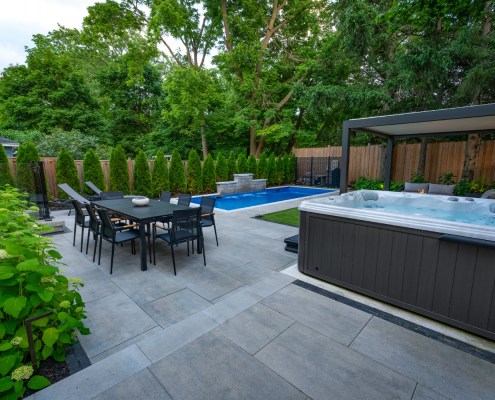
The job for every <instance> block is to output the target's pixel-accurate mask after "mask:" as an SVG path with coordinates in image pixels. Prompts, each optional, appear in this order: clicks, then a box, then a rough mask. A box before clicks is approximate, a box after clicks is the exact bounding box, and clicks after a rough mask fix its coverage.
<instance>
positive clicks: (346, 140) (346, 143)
mask: <svg viewBox="0 0 495 400" xmlns="http://www.w3.org/2000/svg"><path fill="white" fill-rule="evenodd" d="M350 151H351V130H350V129H349V122H348V121H344V127H343V130H342V155H341V157H342V160H341V161H342V162H341V170H340V194H343V193H347V184H348V181H349V155H350V154H349V153H350Z"/></svg>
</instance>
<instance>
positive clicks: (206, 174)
mask: <svg viewBox="0 0 495 400" xmlns="http://www.w3.org/2000/svg"><path fill="white" fill-rule="evenodd" d="M203 190H204V191H205V192H207V193H214V192H216V191H217V180H216V178H215V163H214V162H213V157H212V156H211V154H208V157H206V160H205V162H204V163H203Z"/></svg>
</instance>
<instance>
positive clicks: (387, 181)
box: [383, 137, 394, 190]
mask: <svg viewBox="0 0 495 400" xmlns="http://www.w3.org/2000/svg"><path fill="white" fill-rule="evenodd" d="M393 150H394V138H393V137H389V138H388V145H387V163H386V166H385V184H384V185H383V186H384V188H383V190H390V175H391V172H392V152H393Z"/></svg>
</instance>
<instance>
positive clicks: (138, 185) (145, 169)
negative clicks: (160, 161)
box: [133, 150, 153, 197]
mask: <svg viewBox="0 0 495 400" xmlns="http://www.w3.org/2000/svg"><path fill="white" fill-rule="evenodd" d="M133 186H134V194H137V195H138V196H146V197H151V196H152V194H153V193H152V191H151V172H150V166H149V165H148V160H146V155H145V154H144V151H143V150H140V151H139V153H138V155H137V156H136V159H135V160H134V179H133Z"/></svg>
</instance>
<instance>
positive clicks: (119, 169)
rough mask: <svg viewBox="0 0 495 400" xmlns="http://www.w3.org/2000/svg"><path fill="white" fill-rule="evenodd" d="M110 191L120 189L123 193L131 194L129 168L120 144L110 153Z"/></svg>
mask: <svg viewBox="0 0 495 400" xmlns="http://www.w3.org/2000/svg"><path fill="white" fill-rule="evenodd" d="M110 191H111V192H117V191H122V192H123V193H124V195H130V194H131V183H130V180H129V168H128V167H127V160H126V159H125V151H124V149H123V148H122V146H121V145H120V144H119V145H118V146H117V147H115V148H114V149H113V150H112V153H111V154H110Z"/></svg>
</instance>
